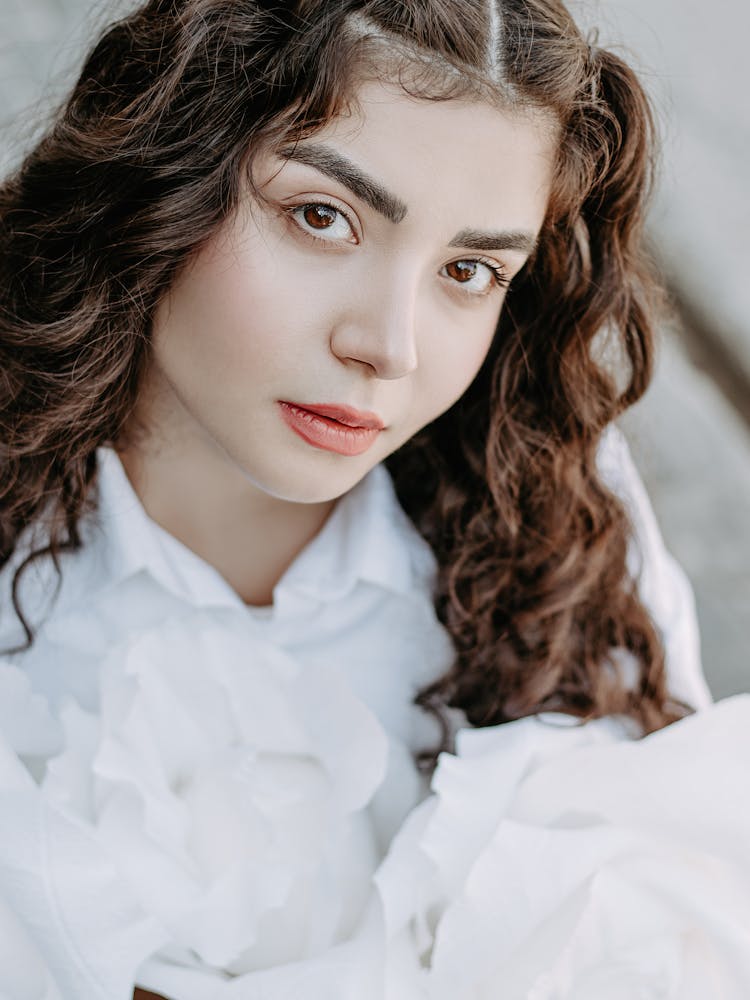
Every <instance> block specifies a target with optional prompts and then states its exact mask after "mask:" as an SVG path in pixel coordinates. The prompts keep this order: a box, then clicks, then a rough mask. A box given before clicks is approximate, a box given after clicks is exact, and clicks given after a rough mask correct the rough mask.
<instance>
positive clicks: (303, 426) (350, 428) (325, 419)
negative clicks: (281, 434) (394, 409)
mask: <svg viewBox="0 0 750 1000" xmlns="http://www.w3.org/2000/svg"><path fill="white" fill-rule="evenodd" d="M278 402H279V408H280V410H281V416H282V418H283V419H284V422H285V423H286V424H287V426H288V427H290V428H291V429H292V430H293V431H294V432H295V433H296V434H299V436H300V437H301V438H302V439H303V440H305V441H307V443H308V444H311V445H312V446H313V447H314V448H322V449H323V450H324V451H333V452H336V453H337V454H339V455H361V454H362V453H363V452H365V451H367V449H368V448H369V447H370V445H371V444H372V443H373V442H374V441H375V438H376V437H377V436H378V434H379V433H380V431H381V430H382V429H383V427H384V424H383V421H382V420H381V419H380V418H379V417H378V416H377V415H376V414H374V413H365V412H362V411H360V410H354V409H352V408H351V407H349V406H338V405H334V404H328V403H320V404H318V403H315V404H312V403H311V404H308V405H306V406H300V405H298V404H297V403H288V402H285V401H284V400H281V399H280V400H279V401H278Z"/></svg>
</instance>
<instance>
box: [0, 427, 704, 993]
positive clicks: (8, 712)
mask: <svg viewBox="0 0 750 1000" xmlns="http://www.w3.org/2000/svg"><path fill="white" fill-rule="evenodd" d="M98 462H99V504H98V509H97V511H96V512H95V513H94V514H93V515H92V516H91V517H90V518H89V519H88V520H87V521H86V522H85V523H84V525H83V539H84V545H83V548H82V549H81V550H79V551H78V552H75V553H69V554H64V555H63V556H62V557H61V560H60V563H61V569H62V583H61V585H60V588H59V592H58V593H57V594H56V596H55V597H54V598H53V597H52V596H51V592H50V586H51V583H53V582H54V575H53V572H52V569H51V567H50V566H49V565H46V564H41V565H36V566H34V567H32V568H31V569H30V570H29V571H28V572H27V573H26V577H25V580H24V582H23V584H22V586H21V593H20V599H21V604H22V607H23V608H24V609H28V610H30V611H31V612H32V614H31V619H32V621H33V622H34V624H35V625H37V626H38V632H37V635H36V639H35V642H34V644H33V646H32V647H31V649H30V650H28V651H25V652H23V653H19V654H15V655H11V656H6V657H5V658H4V659H3V660H1V661H0V997H4V996H6V995H7V996H9V997H13V1000H32V998H34V1000H55V998H65V1000H67V998H71V1000H72V998H73V997H75V998H76V1000H117V998H122V1000H125V998H126V997H129V996H130V994H131V993H132V986H133V983H134V982H135V981H137V982H138V983H139V984H140V985H143V986H145V987H147V988H150V989H154V990H156V991H159V992H162V993H164V995H165V996H172V995H173V996H174V997H175V998H178V1000H203V998H205V1000H218V998H219V997H224V996H226V997H227V998H230V997H231V998H238V1000H240V998H256V997H257V998H261V997H262V998H269V1000H270V998H273V1000H275V998H276V997H279V998H281V997H282V996H287V992H286V991H289V993H288V995H295V996H302V995H304V997H305V1000H317V997H318V996H320V997H321V1000H323V997H325V998H326V1000H332V998H333V996H340V997H341V998H342V1000H347V998H348V1000H350V998H351V997H353V996H356V997H357V998H358V1000H366V998H367V997H369V996H372V997H373V998H375V997H377V998H382V997H383V996H384V992H383V989H384V987H383V984H382V982H381V983H380V984H378V979H377V976H376V977H375V978H373V977H372V976H365V977H364V978H361V970H362V969H363V968H365V967H366V966H367V961H368V958H367V957H366V955H369V956H370V958H372V955H371V951H370V950H371V949H372V947H373V940H374V938H375V937H377V935H373V932H372V929H373V926H374V925H375V924H376V923H377V924H378V926H379V927H380V928H381V930H380V932H379V933H381V937H382V926H381V923H382V922H381V923H378V920H379V918H378V915H377V912H376V910H377V909H378V908H377V907H376V908H375V909H373V904H372V886H373V877H374V874H375V872H376V871H377V870H378V866H379V865H380V864H381V862H382V861H383V858H384V857H385V856H386V854H387V852H388V849H389V845H390V844H391V842H392V841H393V838H394V836H395V835H396V833H397V831H398V830H399V829H400V827H401V825H402V823H403V822H404V820H405V818H406V817H407V816H408V815H409V814H410V812H411V811H412V810H413V809H414V808H415V807H417V806H418V805H419V803H420V802H423V801H424V799H425V797H426V796H427V794H428V791H429V789H428V786H427V784H426V782H425V779H423V778H422V777H421V776H420V775H419V774H418V772H417V769H416V767H415V765H414V754H415V752H417V751H418V750H423V749H428V748H430V747H433V746H435V745H436V743H437V742H438V727H437V725H436V724H435V721H434V720H433V719H432V718H431V717H430V716H428V715H426V714H425V713H424V712H423V711H422V710H420V709H419V708H417V707H416V706H414V705H413V698H414V695H415V693H416V692H417V691H418V690H419V689H420V688H421V687H423V686H425V685H426V684H428V683H429V682H430V681H432V680H434V679H436V678H437V677H439V676H440V675H441V674H443V673H444V672H445V670H446V669H447V668H448V666H449V665H450V662H451V659H452V651H451V644H450V641H449V638H448V636H447V634H446V632H445V631H444V629H443V628H442V626H441V625H440V624H439V622H438V621H437V619H436V616H435V613H434V609H433V605H432V600H431V587H432V581H433V579H434V572H435V562H434V556H433V554H432V552H431V550H430V549H429V546H428V545H427V543H426V542H425V541H424V540H423V539H422V538H421V536H420V535H419V534H418V532H417V531H416V529H415V528H414V526H413V525H412V523H411V522H410V520H409V519H408V517H407V516H406V515H405V514H404V512H403V510H402V509H401V507H400V505H399V503H398V500H397V498H396V496H395V492H394V489H393V485H392V483H391V481H390V477H389V475H388V473H387V470H386V469H385V467H384V466H378V467H376V468H375V469H373V470H372V471H371V472H370V473H369V474H368V475H367V476H366V477H365V478H364V479H363V480H362V482H361V483H359V484H358V485H357V486H356V487H355V488H354V489H353V490H352V491H351V492H350V493H348V494H347V495H346V496H344V497H343V498H342V499H341V500H340V501H339V502H338V503H337V504H336V506H335V507H334V510H333V512H332V514H331V516H330V517H329V519H328V521H327V522H326V524H325V525H324V527H323V528H322V530H321V531H320V532H319V533H318V535H317V536H316V537H315V538H314V539H313V540H312V541H311V542H310V543H309V544H308V545H307V546H306V547H305V549H304V550H303V551H302V552H301V553H300V554H299V556H298V557H297V558H296V560H295V561H294V562H293V564H292V565H291V566H290V567H289V568H288V570H287V571H286V572H285V573H284V575H283V577H282V578H281V580H280V581H279V582H278V584H277V585H276V587H275V589H274V593H273V605H272V606H271V607H269V608H253V607H248V606H246V605H245V604H243V602H242V601H241V599H240V598H239V597H238V595H237V594H236V593H235V592H234V591H233V590H232V588H231V587H230V586H229V585H228V583H227V582H226V581H225V580H224V579H223V578H222V577H221V576H220V575H219V574H218V572H217V571H216V570H214V569H213V568H212V567H211V566H209V565H208V564H207V563H205V562H204V561H203V560H202V559H200V558H199V557H198V556H197V555H195V554H194V553H193V552H191V551H190V550H189V549H188V548H186V547H185V546H184V545H182V544H181V543H180V542H179V541H177V540H176V539H175V538H174V537H173V536H171V535H170V534H169V533H168V532H166V531H165V530H163V529H162V528H160V527H159V526H158V525H157V524H156V523H155V522H153V521H152V520H151V519H150V518H149V517H148V516H147V515H146V513H145V511H144V509H143V507H142V506H141V504H140V502H139V500H138V498H137V496H136V495H135V493H134V491H133V489H132V487H131V485H130V483H129V481H128V479H127V476H126V475H125V472H124V470H123V468H122V465H121V464H120V461H119V459H118V457H117V455H116V453H115V452H114V451H112V450H110V449H106V448H105V449H100V451H99V453H98ZM600 464H601V469H602V474H603V475H604V477H605V479H606V480H607V481H608V482H609V484H610V485H611V486H612V488H613V489H615V490H616V491H617V492H618V493H619V494H620V495H621V496H622V497H623V499H624V501H625V502H626V504H627V506H628V508H629V511H630V514H631V517H632V521H633V525H634V529H635V537H634V541H633V545H632V546H631V552H630V559H631V568H632V570H633V572H634V573H635V574H636V575H637V576H638V579H639V587H640V591H641V594H642V597H643V599H644V601H645V602H646V603H647V605H648V606H649V608H650V610H651V612H652V614H653V616H654V618H655V620H656V622H657V625H658V626H659V628H660V630H661V632H662V635H663V638H664V641H665V645H666V648H667V662H668V672H669V682H670V687H671V689H672V691H673V693H674V694H675V695H676V696H678V697H681V698H683V699H685V700H687V701H688V702H690V703H691V704H693V705H694V706H695V707H696V708H705V707H706V706H708V705H709V704H710V702H711V698H710V694H709V692H708V688H707V686H706V682H705V679H704V678H703V674H702V671H701V667H700V656H699V645H698V638H697V628H696V624H695V612H694V606H693V601H692V594H691V591H690V587H689V584H688V583H687V580H686V578H685V576H684V573H683V572H682V571H681V569H680V568H679V566H678V565H677V564H676V563H675V562H674V560H673V559H672V558H671V557H670V556H669V554H668V553H667V552H666V550H665V548H664V546H663V543H662V541H661V537H660V535H659V532H658V528H657V526H656V523H655V519H654V515H653V512H652V510H651V507H650V505H649V502H648V499H647V497H646V495H645V491H644V489H643V486H642V484H641V482H640V479H639V477H638V475H637V472H636V471H635V469H634V467H633V464H632V461H631V459H630V456H629V453H628V450H627V445H626V444H625V442H624V439H623V437H622V435H621V434H620V432H619V431H617V429H616V428H612V429H611V430H610V432H609V433H608V434H607V435H606V436H605V438H604V443H603V447H602V451H601V454H600ZM32 535H33V532H32V531H30V532H29V534H28V536H27V537H26V538H25V540H24V544H23V545H21V546H19V551H18V553H17V554H16V556H14V559H13V560H12V561H11V563H10V564H9V565H7V566H6V567H5V568H4V570H3V572H2V574H0V649H5V648H9V647H12V646H14V645H17V644H19V643H20V642H22V641H23V631H22V630H21V629H20V628H19V626H18V623H17V622H16V620H15V615H14V613H13V610H12V606H11V603H10V586H11V580H12V576H13V571H14V569H15V567H16V565H18V562H19V560H20V558H21V557H22V555H23V552H24V551H25V546H26V545H28V544H30V543H31V542H32V540H33V539H32ZM249 557H250V556H249ZM625 666H627V664H625ZM451 718H452V721H453V722H454V723H455V728H458V725H459V724H460V723H461V716H460V713H453V714H452V717H451ZM508 731H510V730H508ZM383 898H387V893H385V892H384V893H383ZM373 961H374V965H373V968H381V970H382V966H383V963H382V961H380V960H379V959H373ZM334 968H335V976H333V978H332V973H331V969H334ZM347 970H348V971H347ZM356 970H359V971H356ZM355 973H356V974H355ZM349 974H351V976H352V978H351V979H347V976H348V975H349ZM299 977H302V979H300V978H299ZM316 977H317V978H316ZM334 981H335V983H336V991H337V992H335V993H333V992H332V988H333V987H332V985H331V984H332V983H333V982H334ZM298 982H304V984H305V985H304V990H303V992H302V993H301V992H299V991H297V987H296V986H295V984H296V983H298ZM315 983H319V986H315ZM220 990H221V991H222V992H220ZM396 995H397V993H394V997H395V996H396ZM404 995H406V994H404ZM415 995H416V994H415ZM420 995H421V994H420Z"/></svg>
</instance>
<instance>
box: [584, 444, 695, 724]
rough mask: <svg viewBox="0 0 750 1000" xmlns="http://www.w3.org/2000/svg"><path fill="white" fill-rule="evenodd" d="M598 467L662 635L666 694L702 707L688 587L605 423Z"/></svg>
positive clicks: (623, 450) (626, 452) (623, 449)
mask: <svg viewBox="0 0 750 1000" xmlns="http://www.w3.org/2000/svg"><path fill="white" fill-rule="evenodd" d="M597 467H598V469H599V472H600V474H601V477H602V479H603V481H604V483H605V485H607V486H608V487H609V488H610V489H611V490H612V492H613V493H615V494H616V495H617V496H618V497H619V498H620V500H621V501H622V503H623V505H624V506H625V509H626V512H627V514H628V516H629V519H630V525H631V537H630V545H629V549H628V568H629V571H630V574H631V576H632V577H633V579H634V580H635V581H636V583H637V586H638V592H639V595H640V598H641V600H642V601H643V603H644V605H645V606H646V608H647V609H648V611H649V613H650V614H651V616H652V618H653V620H654V622H655V624H656V626H657V628H658V629H659V631H660V633H661V637H662V641H663V643H664V646H665V652H666V660H667V673H668V679H669V686H670V691H671V693H672V694H673V695H674V696H675V697H677V698H680V699H681V700H683V701H686V702H687V703H688V704H689V705H691V706H692V707H693V708H696V709H700V708H704V707H706V706H707V705H710V704H711V703H712V700H713V699H712V696H711V692H710V690H709V687H708V684H707V682H706V679H705V676H704V674H703V669H702V666H701V653H700V636H699V631H698V620H697V614H696V609H695V598H694V594H693V589H692V587H691V584H690V581H689V580H688V577H687V575H686V573H685V571H684V570H683V568H682V567H681V566H680V564H679V563H678V562H677V560H676V559H675V558H674V557H673V556H672V554H671V553H670V552H669V551H668V549H667V547H666V545H665V544H664V540H663V538H662V534H661V531H660V529H659V524H658V522H657V519H656V515H655V514H654V510H653V507H652V505H651V501H650V499H649V496H648V493H647V492H646V488H645V486H644V484H643V480H642V479H641V477H640V475H639V473H638V470H637V468H636V465H635V462H634V461H633V457H632V455H631V453H630V448H629V446H628V443H627V440H626V438H625V435H624V434H623V432H622V430H621V429H620V428H619V427H618V426H617V425H616V424H610V425H609V427H608V428H607V429H606V431H605V432H604V434H603V435H602V439H601V443H600V447H599V451H598V454H597Z"/></svg>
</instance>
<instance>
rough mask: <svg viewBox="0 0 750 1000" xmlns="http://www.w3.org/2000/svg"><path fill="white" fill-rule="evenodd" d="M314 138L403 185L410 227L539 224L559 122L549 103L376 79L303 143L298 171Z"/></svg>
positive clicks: (397, 189) (385, 181)
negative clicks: (449, 94) (445, 94)
mask: <svg viewBox="0 0 750 1000" xmlns="http://www.w3.org/2000/svg"><path fill="white" fill-rule="evenodd" d="M306 143H307V144H308V145H314V146H315V147H317V148H320V147H321V146H323V147H326V148H328V149H330V150H332V151H334V152H338V153H342V154H344V155H345V156H346V157H347V158H348V159H349V160H350V161H353V163H355V164H356V165H357V166H358V167H360V168H361V169H362V171H363V172H365V173H366V174H367V175H368V176H370V177H372V178H373V179H376V180H377V181H378V182H379V183H380V184H381V185H383V186H384V187H385V188H387V189H388V191H389V192H391V193H393V194H394V195H395V196H396V197H397V198H398V199H399V200H400V201H401V202H402V203H403V206H404V213H403V215H404V224H405V228H409V226H410V225H415V224H424V223H425V222H428V221H431V222H433V223H435V224H439V223H440V222H442V223H443V224H444V225H452V224H454V223H455V222H456V221H457V220H458V222H459V223H460V224H461V225H469V224H474V225H476V226H479V225H480V224H481V225H482V226H484V227H486V226H487V224H488V223H493V222H494V223H496V224H497V225H500V224H502V226H503V227H505V228H525V229H533V230H535V231H536V230H538V228H539V226H540V225H541V223H542V221H543V217H544V214H545V211H546V204H547V201H548V198H549V190H550V186H551V179H552V168H553V163H554V159H555V152H556V143H557V130H556V127H555V124H554V122H553V120H552V118H551V117H550V116H547V115H545V114H544V113H542V112H539V111H531V110H523V111H519V112H510V111H504V110H499V109H498V108H497V107H496V106H493V105H490V104H488V103H484V102H482V101H479V100H470V99H460V100H459V99H451V100H443V101H434V100H433V101H430V100H425V99H421V98H417V97H413V96H411V95H409V94H407V93H405V92H404V90H402V89H401V88H400V87H398V86H396V85H393V84H387V83H379V82H367V83H363V84H362V85H361V86H360V87H359V88H358V89H357V91H356V92H355V94H354V98H353V100H352V101H351V102H350V105H349V110H348V111H347V112H346V113H345V114H341V115H339V116H338V117H336V118H333V119H332V120H331V121H329V122H328V123H327V124H326V125H325V126H324V127H323V128H321V129H319V130H318V131H317V132H316V133H315V134H314V135H312V136H310V137H308V138H306V139H303V140H300V141H299V142H298V143H296V144H293V146H296V148H297V149H298V150H301V151H302V152H301V155H300V156H299V157H298V159H297V160H296V161H295V159H294V158H292V159H291V160H290V161H289V166H290V167H291V168H292V170H294V169H298V168H299V165H300V164H301V163H304V161H305V157H304V147H305V144H306ZM302 169H304V170H308V171H309V170H310V167H309V166H305V167H303V168H302ZM283 170H286V164H285V166H284V168H283V169H282V173H283Z"/></svg>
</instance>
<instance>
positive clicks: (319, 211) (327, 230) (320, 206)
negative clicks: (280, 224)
mask: <svg viewBox="0 0 750 1000" xmlns="http://www.w3.org/2000/svg"><path fill="white" fill-rule="evenodd" d="M286 211H287V213H288V214H289V215H290V216H291V217H292V218H293V219H294V221H295V223H296V224H297V225H298V226H299V227H300V229H301V230H302V232H303V233H305V234H307V235H308V236H310V237H312V238H313V239H315V240H321V241H323V242H326V243H329V242H342V241H344V242H347V243H356V241H357V238H356V236H355V233H354V230H353V228H352V225H351V223H350V222H349V219H348V218H347V217H346V215H345V214H344V212H342V210H341V209H340V208H337V207H336V206H335V205H330V204H328V202H323V201H314V202H309V203H307V204H306V205H295V206H294V207H293V208H288V209H286Z"/></svg>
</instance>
